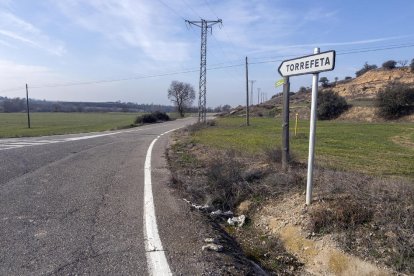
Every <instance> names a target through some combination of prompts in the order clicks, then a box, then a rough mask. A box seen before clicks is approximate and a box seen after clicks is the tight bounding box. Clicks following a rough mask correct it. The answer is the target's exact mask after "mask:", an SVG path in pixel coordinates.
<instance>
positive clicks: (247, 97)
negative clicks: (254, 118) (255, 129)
mask: <svg viewBox="0 0 414 276" xmlns="http://www.w3.org/2000/svg"><path fill="white" fill-rule="evenodd" d="M246 125H247V126H249V125H250V122H249V64H248V62H247V57H246Z"/></svg>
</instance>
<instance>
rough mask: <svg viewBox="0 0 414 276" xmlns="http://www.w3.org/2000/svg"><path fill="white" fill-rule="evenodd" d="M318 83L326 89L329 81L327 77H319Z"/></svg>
mask: <svg viewBox="0 0 414 276" xmlns="http://www.w3.org/2000/svg"><path fill="white" fill-rule="evenodd" d="M319 82H320V83H322V87H328V86H329V80H328V78H327V77H321V78H320V79H319Z"/></svg>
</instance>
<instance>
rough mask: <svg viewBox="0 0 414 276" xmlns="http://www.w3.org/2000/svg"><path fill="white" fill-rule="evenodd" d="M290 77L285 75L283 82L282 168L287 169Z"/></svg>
mask: <svg viewBox="0 0 414 276" xmlns="http://www.w3.org/2000/svg"><path fill="white" fill-rule="evenodd" d="M289 93H290V82H289V77H284V84H283V123H282V129H283V131H282V133H283V134H282V169H283V170H287V168H288V164H289V159H290V158H289Z"/></svg>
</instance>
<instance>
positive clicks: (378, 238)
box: [309, 171, 414, 273]
mask: <svg viewBox="0 0 414 276" xmlns="http://www.w3.org/2000/svg"><path fill="white" fill-rule="evenodd" d="M315 192H316V195H317V202H316V204H314V205H312V207H311V209H310V212H309V215H310V221H311V222H310V225H309V229H310V231H314V232H315V233H320V234H324V233H338V234H339V235H338V237H339V238H338V240H339V241H340V243H341V244H342V245H343V247H344V248H345V249H346V250H347V251H349V252H351V253H353V254H357V255H360V256H362V257H367V258H369V259H372V260H373V261H381V262H383V263H385V264H387V265H389V266H391V267H393V268H394V269H396V270H397V271H399V272H408V273H413V272H414V186H413V183H411V182H409V181H408V180H404V179H400V178H393V179H391V178H376V177H368V176H365V175H362V174H356V173H344V172H333V171H321V172H319V173H318V177H317V185H316V187H315Z"/></svg>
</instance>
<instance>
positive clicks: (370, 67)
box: [355, 62, 378, 77]
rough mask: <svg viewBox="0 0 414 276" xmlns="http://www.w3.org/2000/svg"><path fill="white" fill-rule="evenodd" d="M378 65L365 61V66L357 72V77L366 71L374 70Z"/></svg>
mask: <svg viewBox="0 0 414 276" xmlns="http://www.w3.org/2000/svg"><path fill="white" fill-rule="evenodd" d="M377 68H378V67H377V66H376V65H375V64H372V65H370V64H368V62H365V64H364V67H362V69H361V70H358V71H356V72H355V75H356V76H357V77H359V76H362V75H363V74H365V73H366V72H368V71H369V70H373V69H377Z"/></svg>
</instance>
